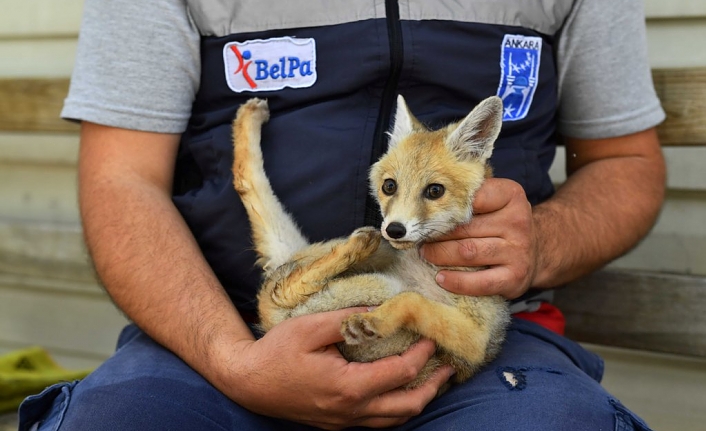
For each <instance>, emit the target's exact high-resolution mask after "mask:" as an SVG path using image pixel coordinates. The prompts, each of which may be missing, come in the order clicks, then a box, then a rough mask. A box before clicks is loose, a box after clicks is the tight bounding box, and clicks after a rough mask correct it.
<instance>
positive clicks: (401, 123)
mask: <svg viewBox="0 0 706 431" xmlns="http://www.w3.org/2000/svg"><path fill="white" fill-rule="evenodd" d="M416 123H417V119H416V118H414V115H412V112H411V111H410V110H409V108H408V107H407V102H405V101H404V97H402V95H398V96H397V109H396V111H395V119H394V125H393V126H392V132H390V145H389V148H392V147H394V146H395V145H397V144H398V143H399V142H400V141H402V140H403V139H404V138H406V137H407V136H409V135H410V134H411V133H412V131H414V129H415V124H416Z"/></svg>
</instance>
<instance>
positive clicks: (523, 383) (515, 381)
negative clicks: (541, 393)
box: [496, 367, 562, 391]
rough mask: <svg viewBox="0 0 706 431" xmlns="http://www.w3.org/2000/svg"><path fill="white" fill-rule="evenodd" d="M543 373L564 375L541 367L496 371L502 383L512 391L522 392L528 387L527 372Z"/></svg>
mask: <svg viewBox="0 0 706 431" xmlns="http://www.w3.org/2000/svg"><path fill="white" fill-rule="evenodd" d="M528 371H542V372H546V373H551V374H562V373H561V372H560V371H557V370H553V369H551V368H540V367H519V368H516V367H498V369H497V370H496V372H497V375H498V378H499V379H500V381H501V382H502V383H503V384H504V385H505V387H507V388H508V389H509V390H511V391H521V390H523V389H525V388H526V387H527V374H526V373H527V372H528Z"/></svg>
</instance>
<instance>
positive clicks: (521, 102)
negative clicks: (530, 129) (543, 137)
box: [498, 34, 542, 121]
mask: <svg viewBox="0 0 706 431" xmlns="http://www.w3.org/2000/svg"><path fill="white" fill-rule="evenodd" d="M500 58H501V59H500V72H501V75H500V85H499V86H498V96H499V97H500V98H501V99H503V106H504V108H505V109H504V111H503V121H516V120H521V119H523V118H525V117H526V116H527V113H528V112H529V109H530V106H531V105H532V99H533V98H534V92H535V90H536V89H537V83H538V82H539V64H540V60H541V58H542V38H541V37H530V36H521V35H511V34H506V35H505V37H504V38H503V45H502V50H501V57H500Z"/></svg>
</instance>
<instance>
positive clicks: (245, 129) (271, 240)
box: [233, 99, 309, 272]
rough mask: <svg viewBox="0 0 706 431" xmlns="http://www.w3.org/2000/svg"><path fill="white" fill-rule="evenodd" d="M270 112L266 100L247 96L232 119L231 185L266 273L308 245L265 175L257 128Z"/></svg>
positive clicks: (259, 262) (259, 260)
mask: <svg viewBox="0 0 706 431" xmlns="http://www.w3.org/2000/svg"><path fill="white" fill-rule="evenodd" d="M269 115H270V113H269V109H268V108H267V101H265V100H260V99H250V100H248V101H247V102H246V103H245V104H243V105H242V106H241V107H240V108H239V109H238V114H237V115H236V118H235V120H234V121H233V147H234V151H233V186H234V187H235V190H236V191H237V192H238V194H239V195H240V199H241V200H242V201H243V205H244V206H245V210H246V211H247V213H248V218H249V219H250V226H251V229H252V237H253V242H254V245H255V251H256V252H257V254H258V261H257V263H258V265H259V266H260V267H262V268H263V269H264V270H265V272H270V271H272V270H274V269H276V268H277V267H279V266H280V265H282V264H283V263H285V262H286V261H288V260H289V259H290V258H291V257H292V255H293V254H294V253H296V252H297V251H299V250H301V249H302V248H304V247H306V246H308V245H309V242H308V241H307V240H306V238H304V235H302V233H301V231H300V229H299V227H298V226H297V225H296V223H295V222H294V220H293V219H292V217H291V216H290V215H289V214H288V213H287V211H286V210H285V209H284V207H283V206H282V204H281V203H280V201H279V200H278V199H277V197H276V196H275V193H274V191H273V190H272V186H271V185H270V181H269V179H268V178H267V175H266V174H265V168H264V166H263V161H262V149H261V148H260V131H261V128H262V125H263V124H264V123H265V122H266V121H267V120H268V119H269Z"/></svg>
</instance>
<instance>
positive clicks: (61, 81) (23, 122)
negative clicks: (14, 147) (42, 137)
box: [0, 78, 78, 133]
mask: <svg viewBox="0 0 706 431" xmlns="http://www.w3.org/2000/svg"><path fill="white" fill-rule="evenodd" d="M68 89H69V80H68V79H67V78H54V79H33V78H19V79H0V130H2V131H45V132H72V133H75V132H76V131H77V130H78V126H77V125H76V124H73V123H70V122H68V121H64V120H62V119H61V118H59V113H60V112H61V107H62V105H63V101H64V98H65V97H66V94H67V92H68Z"/></svg>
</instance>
